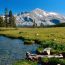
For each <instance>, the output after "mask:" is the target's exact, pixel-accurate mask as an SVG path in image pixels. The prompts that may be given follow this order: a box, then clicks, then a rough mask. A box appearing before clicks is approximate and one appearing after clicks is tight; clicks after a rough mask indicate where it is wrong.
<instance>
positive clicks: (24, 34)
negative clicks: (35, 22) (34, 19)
mask: <svg viewBox="0 0 65 65" xmlns="http://www.w3.org/2000/svg"><path fill="white" fill-rule="evenodd" d="M0 35H5V36H8V37H12V38H24V39H29V40H35V39H38V40H41V41H48V40H52V41H55V42H58V43H65V27H59V28H58V27H56V28H0Z"/></svg>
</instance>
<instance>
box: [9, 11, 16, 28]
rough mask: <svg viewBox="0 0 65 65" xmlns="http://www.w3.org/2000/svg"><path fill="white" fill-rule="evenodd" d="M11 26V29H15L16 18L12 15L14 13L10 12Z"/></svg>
mask: <svg viewBox="0 0 65 65" xmlns="http://www.w3.org/2000/svg"><path fill="white" fill-rule="evenodd" d="M9 24H10V27H15V26H16V25H15V17H14V16H13V14H12V11H11V10H10V11H9Z"/></svg>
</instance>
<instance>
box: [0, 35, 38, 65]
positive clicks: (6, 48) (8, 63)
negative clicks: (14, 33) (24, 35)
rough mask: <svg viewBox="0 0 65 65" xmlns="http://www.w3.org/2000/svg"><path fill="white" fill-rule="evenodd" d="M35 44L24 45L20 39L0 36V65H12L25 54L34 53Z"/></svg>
mask: <svg viewBox="0 0 65 65" xmlns="http://www.w3.org/2000/svg"><path fill="white" fill-rule="evenodd" d="M37 47H38V45H37V44H32V45H24V41H23V40H21V39H11V38H7V37H4V36H0V65H12V63H13V62H14V61H15V60H19V59H24V58H25V57H26V52H27V51H28V52H31V53H35V50H36V49H37Z"/></svg>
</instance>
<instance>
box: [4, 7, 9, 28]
mask: <svg viewBox="0 0 65 65" xmlns="http://www.w3.org/2000/svg"><path fill="white" fill-rule="evenodd" d="M8 23H9V21H8V9H7V8H5V20H4V25H5V27H8Z"/></svg>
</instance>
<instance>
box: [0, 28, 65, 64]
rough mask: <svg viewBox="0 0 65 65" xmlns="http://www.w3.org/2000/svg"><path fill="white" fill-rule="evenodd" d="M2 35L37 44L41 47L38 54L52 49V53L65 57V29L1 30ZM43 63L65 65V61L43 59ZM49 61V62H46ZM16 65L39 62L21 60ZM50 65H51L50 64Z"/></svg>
mask: <svg viewBox="0 0 65 65" xmlns="http://www.w3.org/2000/svg"><path fill="white" fill-rule="evenodd" d="M0 35H5V36H7V37H11V38H20V39H22V38H23V39H24V40H25V42H26V43H27V44H31V43H32V42H34V41H35V42H37V43H38V44H40V47H39V48H38V49H37V51H38V52H40V53H41V52H42V51H43V49H44V48H46V47H51V48H52V50H51V53H53V54H59V53H64V55H65V27H59V28H58V27H56V28H0ZM41 61H42V63H43V64H44V63H50V65H53V63H55V65H57V64H62V65H65V60H64V59H57V58H56V59H54V58H51V59H48V58H43V59H41ZM46 61H47V62H46ZM14 65H37V62H32V61H28V60H20V61H17V62H15V63H14ZM48 65H49V64H48Z"/></svg>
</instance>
